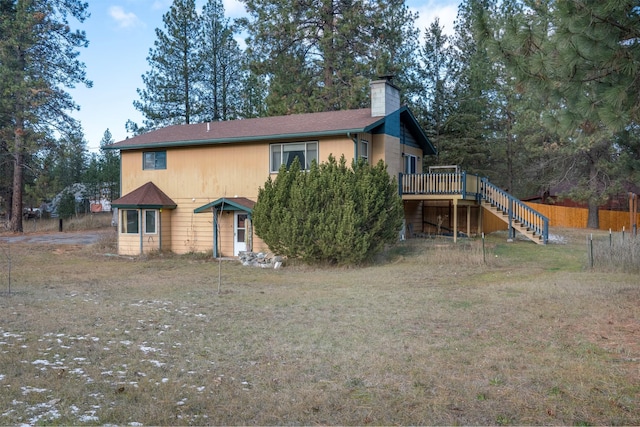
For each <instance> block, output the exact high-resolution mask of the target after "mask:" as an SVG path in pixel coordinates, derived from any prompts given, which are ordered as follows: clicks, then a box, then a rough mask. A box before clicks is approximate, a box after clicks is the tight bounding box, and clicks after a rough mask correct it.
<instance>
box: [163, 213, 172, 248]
mask: <svg viewBox="0 0 640 427" xmlns="http://www.w3.org/2000/svg"><path fill="white" fill-rule="evenodd" d="M172 212H173V210H172V209H161V212H160V233H161V240H162V248H161V249H162V250H163V251H171V250H172V248H171V213H172Z"/></svg>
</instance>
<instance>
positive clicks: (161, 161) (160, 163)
mask: <svg viewBox="0 0 640 427" xmlns="http://www.w3.org/2000/svg"><path fill="white" fill-rule="evenodd" d="M142 158H143V162H142V169H151V170H153V169H166V168H167V152H166V151H146V152H144V153H142Z"/></svg>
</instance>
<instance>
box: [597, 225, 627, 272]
mask: <svg viewBox="0 0 640 427" xmlns="http://www.w3.org/2000/svg"><path fill="white" fill-rule="evenodd" d="M587 262H588V267H589V268H590V269H592V270H602V271H619V272H626V273H639V272H640V237H638V235H637V232H635V231H634V232H631V233H629V232H624V231H622V232H616V233H612V232H611V231H609V235H608V237H602V236H600V237H597V238H594V236H593V234H591V235H588V236H587Z"/></svg>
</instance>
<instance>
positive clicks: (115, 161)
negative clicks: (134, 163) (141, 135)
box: [100, 129, 120, 201]
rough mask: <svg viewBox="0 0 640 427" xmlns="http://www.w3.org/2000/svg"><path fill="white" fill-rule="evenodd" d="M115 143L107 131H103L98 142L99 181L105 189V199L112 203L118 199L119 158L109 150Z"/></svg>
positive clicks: (113, 151)
mask: <svg viewBox="0 0 640 427" xmlns="http://www.w3.org/2000/svg"><path fill="white" fill-rule="evenodd" d="M114 142H115V141H114V140H113V136H112V135H111V131H109V129H107V130H105V131H104V134H103V135H102V139H101V140H100V153H101V156H102V158H101V162H100V163H101V165H100V166H101V167H100V172H101V179H102V182H103V184H105V185H106V188H107V193H108V194H107V198H108V199H109V201H113V200H115V199H117V198H118V197H120V156H119V155H118V153H117V152H116V151H115V150H112V149H109V146H110V145H112V144H113V143H114Z"/></svg>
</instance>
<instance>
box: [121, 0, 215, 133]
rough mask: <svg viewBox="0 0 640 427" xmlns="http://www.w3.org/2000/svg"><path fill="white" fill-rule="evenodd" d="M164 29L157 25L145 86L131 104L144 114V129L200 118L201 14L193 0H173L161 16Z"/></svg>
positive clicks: (201, 109)
mask: <svg viewBox="0 0 640 427" xmlns="http://www.w3.org/2000/svg"><path fill="white" fill-rule="evenodd" d="M162 21H163V22H164V27H165V31H163V30H161V29H159V28H156V41H155V42H154V48H152V49H150V50H149V56H148V57H147V61H149V65H150V66H151V69H150V70H149V71H147V72H146V73H145V74H144V75H143V76H142V81H143V83H144V85H145V88H144V89H138V96H139V97H140V100H137V101H134V103H133V105H134V107H135V108H136V109H137V110H138V111H140V112H141V113H142V114H143V115H144V116H145V122H144V126H145V128H146V130H147V131H148V130H153V129H156V128H158V127H161V126H166V125H171V124H189V123H191V122H193V123H196V122H198V121H199V120H201V119H202V114H203V99H202V93H201V82H202V78H203V76H202V72H203V65H202V57H201V55H200V50H199V46H198V40H199V39H200V37H199V36H200V29H201V25H200V17H199V16H198V14H197V12H196V6H195V0H174V1H173V4H172V5H171V8H170V9H169V12H167V13H166V14H164V16H163V17H162Z"/></svg>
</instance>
